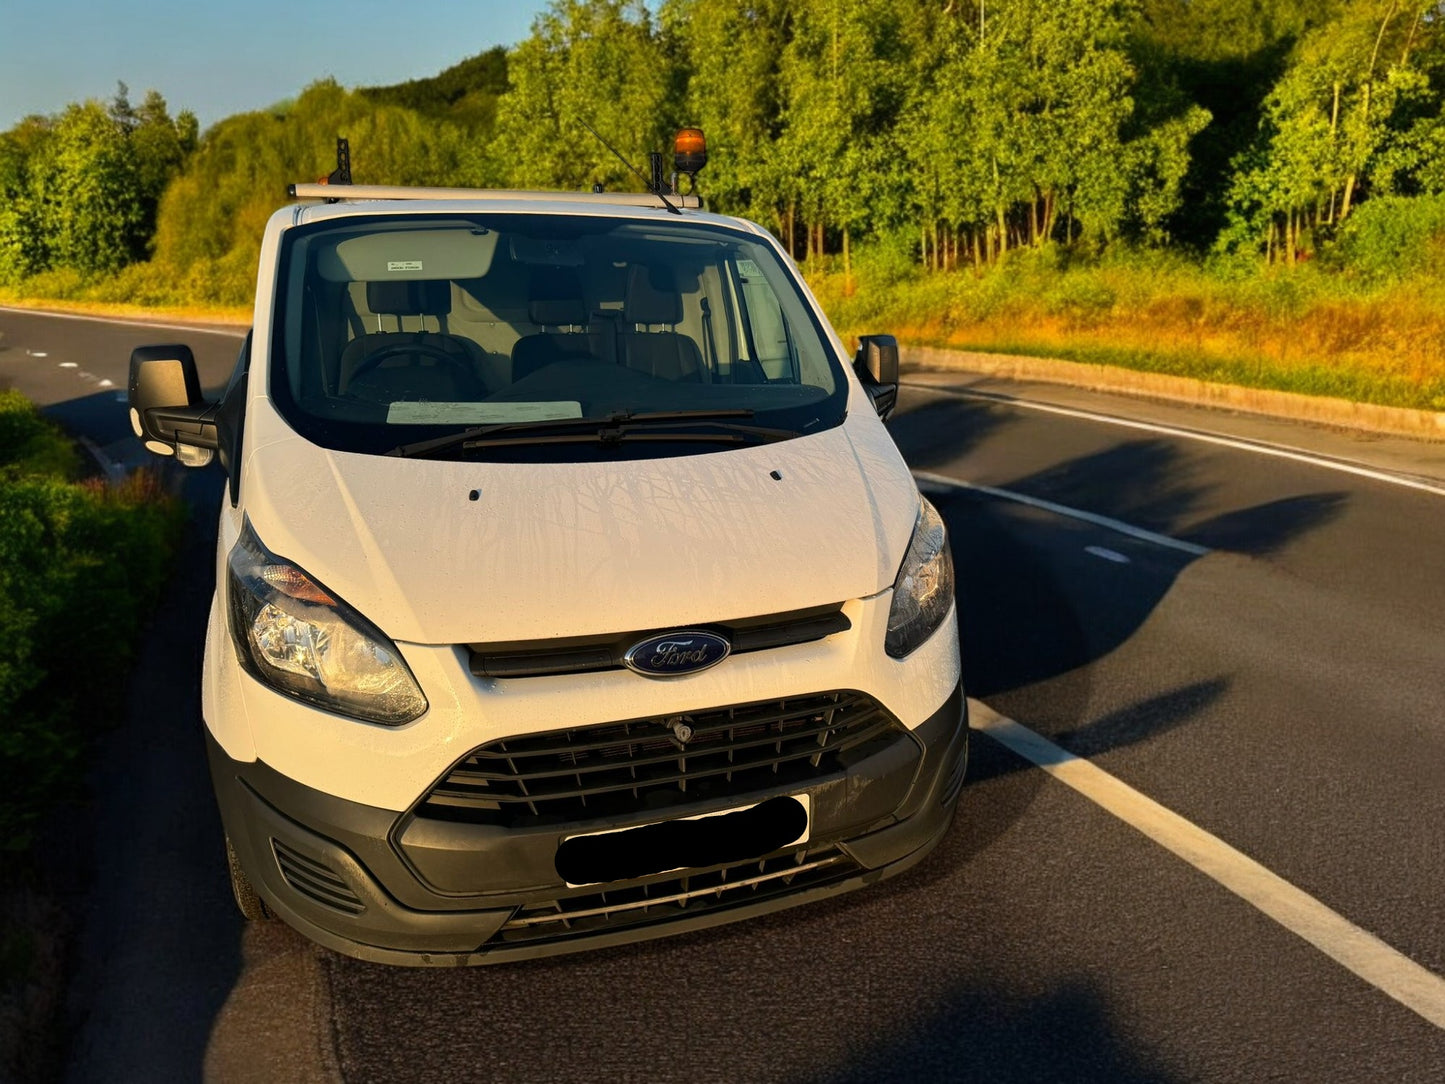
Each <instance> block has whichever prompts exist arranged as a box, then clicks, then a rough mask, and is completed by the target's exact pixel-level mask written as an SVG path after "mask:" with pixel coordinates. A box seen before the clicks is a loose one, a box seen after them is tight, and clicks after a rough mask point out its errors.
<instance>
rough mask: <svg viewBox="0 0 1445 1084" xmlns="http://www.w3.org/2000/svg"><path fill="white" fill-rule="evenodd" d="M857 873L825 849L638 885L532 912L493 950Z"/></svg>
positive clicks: (506, 930) (523, 912)
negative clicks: (503, 945) (500, 945)
mask: <svg viewBox="0 0 1445 1084" xmlns="http://www.w3.org/2000/svg"><path fill="white" fill-rule="evenodd" d="M858 870H859V866H858V865H857V864H856V863H855V862H853V860H852V859H850V858H848V857H847V856H846V855H845V854H843V853H842V852H841V851H839V850H837V849H836V848H833V847H826V848H822V849H820V850H814V851H811V852H810V851H808V850H807V849H806V848H804V849H802V850H799V851H796V852H793V853H791V854H785V855H779V856H778V857H775V858H765V859H749V860H748V861H746V862H741V863H738V864H737V865H733V866H724V867H722V868H719V869H715V870H708V871H705V872H702V873H699V872H697V871H689V872H688V873H686V874H679V875H674V876H672V877H670V878H666V879H662V880H652V881H649V882H646V883H644V884H640V885H632V886H628V887H624V888H609V889H607V890H606V891H598V892H592V893H587V894H582V895H576V896H567V897H564V898H562V899H554V900H547V901H544V902H539V903H536V904H529V905H527V906H525V907H522V908H520V909H519V910H518V911H517V912H516V913H515V914H514V915H513V916H512V918H511V919H510V920H508V922H507V924H506V925H505V926H503V927H502V929H501V931H500V932H499V933H498V934H497V935H496V936H495V937H494V938H493V944H515V943H519V942H531V943H538V942H552V941H566V940H572V939H574V938H584V937H587V936H589V935H593V934H599V933H604V932H607V931H609V930H614V929H618V928H620V927H626V926H643V925H654V924H658V923H664V922H668V921H671V920H673V919H678V918H687V917H692V916H693V915H697V914H701V913H703V912H708V911H725V910H728V909H729V908H733V907H738V906H742V905H745V904H749V903H754V902H757V901H759V900H764V899H768V898H770V897H773V896H781V895H787V894H791V893H793V892H798V891H802V890H803V889H806V888H810V887H815V886H819V885H825V884H830V883H833V882H835V881H840V880H843V879H845V878H847V877H849V876H852V875H853V874H855V873H857V872H858Z"/></svg>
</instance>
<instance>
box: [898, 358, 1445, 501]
mask: <svg viewBox="0 0 1445 1084" xmlns="http://www.w3.org/2000/svg"><path fill="white" fill-rule="evenodd" d="M906 386H907V387H909V388H911V389H913V390H915V391H922V392H928V393H931V394H933V395H944V396H949V397H951V398H957V399H982V400H984V401H985V402H990V403H998V404H1000V405H1002V406H1012V407H1018V408H1020V409H1022V410H1037V411H1042V412H1043V413H1045V414H1059V415H1062V416H1063V417H1066V418H1083V419H1085V420H1086V421H1091V422H1102V423H1104V424H1105V425H1118V426H1122V427H1123V428H1125V429H1139V430H1142V431H1144V432H1146V433H1160V434H1163V435H1164V436H1170V437H1181V438H1183V439H1185V440H1197V441H1201V442H1203V443H1205V444H1216V445H1219V446H1220V447H1222V448H1234V449H1236V450H1238V451H1244V452H1254V453H1255V454H1256V455H1269V456H1274V457H1275V458H1276V459H1289V460H1293V461H1294V462H1296V463H1307V464H1309V465H1310V466H1312V467H1323V468H1324V469H1325V470H1333V471H1339V472H1340V473H1342V474H1353V475H1356V476H1357V477H1360V478H1369V479H1371V480H1372V481H1376V482H1388V483H1389V484H1390V485H1395V486H1404V487H1405V488H1406V489H1417V490H1420V491H1421V492H1422V493H1433V494H1434V495H1435V496H1437V497H1445V485H1440V484H1439V483H1438V482H1426V481H1422V480H1420V479H1418V478H1409V477H1406V476H1404V475H1400V474H1391V473H1389V472H1388V471H1381V470H1375V469H1373V468H1371V467H1363V466H1360V465H1359V464H1357V463H1349V462H1346V461H1344V460H1340V459H1331V458H1329V457H1328V456H1322V455H1316V454H1315V453H1313V452H1307V451H1304V450H1302V449H1299V448H1291V447H1288V446H1287V445H1282V444H1266V443H1265V442H1263V441H1257V440H1244V439H1241V438H1239V437H1224V436H1219V435H1218V434H1216V433H1202V432H1200V431H1198V430H1197V429H1184V428H1181V427H1179V426H1174V425H1162V424H1160V423H1158V422H1140V421H1134V420H1132V419H1129V418H1115V417H1113V416H1112V415H1109V414H1099V413H1096V412H1094V411H1092V410H1078V409H1076V408H1074V407H1062V406H1055V405H1053V404H1052V403H1034V402H1030V401H1029V400H1027V399H1014V398H1011V397H1009V396H1002V395H988V394H985V393H983V392H976V391H965V390H963V389H961V388H936V387H933V386H931V385H928V384H911V383H910V384H907V385H906Z"/></svg>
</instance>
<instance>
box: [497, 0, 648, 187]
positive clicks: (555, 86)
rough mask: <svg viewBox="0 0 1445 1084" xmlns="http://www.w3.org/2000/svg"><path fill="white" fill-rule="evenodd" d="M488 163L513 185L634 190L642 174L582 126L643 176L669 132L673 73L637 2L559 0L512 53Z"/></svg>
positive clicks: (646, 15) (540, 18)
mask: <svg viewBox="0 0 1445 1084" xmlns="http://www.w3.org/2000/svg"><path fill="white" fill-rule="evenodd" d="M509 74H510V77H511V81H512V88H511V90H510V92H509V93H508V94H507V95H506V96H505V97H504V98H503V99H502V101H501V103H500V105H499V106H498V111H497V138H496V142H495V145H494V147H493V156H494V160H495V161H496V162H497V165H498V168H499V169H500V170H501V172H502V177H503V179H504V181H505V183H507V184H508V185H510V186H514V187H518V188H534V187H543V188H564V189H572V190H574V191H575V190H579V189H585V188H587V187H589V186H590V185H592V184H593V183H599V184H602V185H604V186H605V187H607V188H609V189H614V188H615V189H624V190H625V189H634V190H635V189H637V188H638V187H639V182H638V179H637V178H636V177H635V176H634V175H633V174H632V172H631V171H630V170H629V169H628V168H627V167H626V166H625V165H623V163H621V162H619V161H618V160H617V158H616V157H615V156H614V155H613V154H612V153H611V152H610V151H608V150H607V149H606V148H605V147H604V146H603V145H602V144H601V143H600V142H598V141H597V140H596V139H595V138H594V137H593V136H592V135H591V134H590V133H589V132H588V131H587V129H586V128H585V127H584V122H585V123H586V124H590V125H591V126H592V127H593V128H595V129H596V130H597V131H598V132H599V133H601V135H602V136H603V138H605V139H606V140H607V141H608V142H609V143H611V144H612V145H613V146H614V147H616V148H617V149H618V151H620V152H621V153H622V154H623V155H624V156H625V157H626V158H627V160H628V161H630V162H632V163H633V164H634V165H636V166H637V167H638V168H639V169H642V170H643V171H644V173H645V171H646V164H647V152H649V151H653V150H660V149H662V147H663V144H664V141H666V140H668V139H670V137H671V135H672V131H673V118H674V117H675V116H676V114H677V86H676V81H677V73H676V72H675V70H674V68H673V65H672V61H671V57H670V55H669V49H668V48H667V46H666V43H665V42H664V39H663V36H662V35H660V34H659V33H658V32H657V31H656V29H655V28H654V25H653V20H652V16H651V14H650V12H649V11H648V9H647V7H646V6H645V5H644V4H643V3H642V2H641V0H555V2H554V3H553V4H552V5H551V7H550V8H549V9H548V10H547V11H545V12H544V13H543V14H541V15H539V16H538V17H537V19H536V21H535V22H534V23H533V24H532V36H531V37H529V38H528V39H527V40H526V41H524V42H522V43H521V44H520V45H518V46H517V49H516V52H514V53H513V54H512V58H511V62H510V68H509Z"/></svg>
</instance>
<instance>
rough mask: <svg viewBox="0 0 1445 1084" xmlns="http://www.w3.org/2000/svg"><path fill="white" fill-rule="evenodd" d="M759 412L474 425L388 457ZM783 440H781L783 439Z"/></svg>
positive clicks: (618, 414) (621, 413) (625, 414)
mask: <svg viewBox="0 0 1445 1084" xmlns="http://www.w3.org/2000/svg"><path fill="white" fill-rule="evenodd" d="M754 413H755V411H752V410H746V409H738V410H655V411H648V412H644V413H641V414H638V413H634V412H633V411H630V410H618V411H613V412H612V413H611V414H608V415H607V416H606V417H604V418H552V419H550V420H540V421H529V422H497V423H495V424H493V425H474V426H472V427H470V428H468V429H463V430H461V431H460V432H458V433H448V434H447V435H446V436H442V437H432V438H431V439H429V440H419V441H416V442H414V443H412V444H401V445H398V446H397V447H395V448H393V449H392V450H391V451H389V452H387V453H386V454H387V455H395V456H402V457H404V458H406V457H412V456H421V455H427V454H428V453H430V452H440V451H445V450H446V449H448V448H456V447H459V446H460V447H467V446H468V445H469V442H470V441H474V440H477V439H478V438H482V437H489V436H492V435H493V434H496V433H523V432H529V433H532V432H535V433H545V432H551V431H556V430H564V431H565V430H569V429H595V430H597V431H598V435H594V436H587V437H583V438H582V439H583V440H589V441H590V440H599V439H603V438H602V437H601V436H600V433H601V431H602V430H603V429H605V428H606V427H607V426H617V425H619V424H622V423H628V424H630V425H635V424H637V423H639V422H641V423H654V422H687V421H713V420H721V419H725V418H751V417H752V416H753V414H754ZM747 428H751V427H747ZM767 432H770V433H772V432H782V433H786V434H787V435H788V436H795V435H796V434H794V433H793V432H792V431H791V430H767ZM780 439H781V438H780Z"/></svg>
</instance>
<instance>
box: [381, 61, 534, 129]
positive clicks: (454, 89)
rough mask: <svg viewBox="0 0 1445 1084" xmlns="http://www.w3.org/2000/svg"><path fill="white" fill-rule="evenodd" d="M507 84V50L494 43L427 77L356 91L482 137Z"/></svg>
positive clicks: (494, 117) (494, 118) (493, 119)
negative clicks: (444, 121) (474, 54)
mask: <svg viewBox="0 0 1445 1084" xmlns="http://www.w3.org/2000/svg"><path fill="white" fill-rule="evenodd" d="M507 87H508V81H507V50H506V49H504V48H503V47H502V46H500V45H498V46H496V47H495V48H492V49H488V50H487V51H486V52H484V53H478V54H477V55H476V56H473V57H468V58H467V59H466V60H463V61H462V62H461V63H459V64H453V65H452V66H451V67H450V68H448V69H446V71H444V72H442V73H440V74H439V75H434V76H432V77H431V78H429V79H409V80H407V81H406V82H405V83H397V84H395V85H394V86H389V87H361V88H359V89H358V90H357V93H358V94H360V95H361V96H362V97H363V98H366V99H368V100H369V101H373V102H376V103H377V104H378V105H394V106H399V107H401V108H402V109H410V110H412V111H413V112H415V113H420V114H421V115H422V116H425V117H430V118H434V119H437V120H446V121H453V122H455V123H457V124H460V125H462V126H463V127H465V128H468V129H470V130H471V131H472V132H473V133H474V134H476V135H477V136H478V138H483V139H485V138H489V137H490V136H491V134H492V128H493V125H494V122H495V120H496V113H497V102H498V100H499V99H500V98H501V96H502V95H503V94H505V93H506V92H507Z"/></svg>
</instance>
